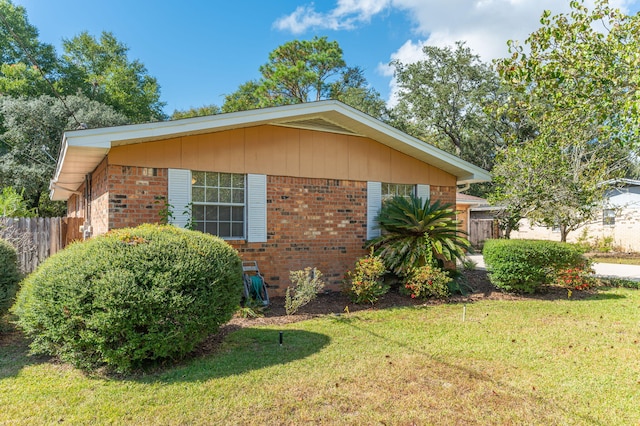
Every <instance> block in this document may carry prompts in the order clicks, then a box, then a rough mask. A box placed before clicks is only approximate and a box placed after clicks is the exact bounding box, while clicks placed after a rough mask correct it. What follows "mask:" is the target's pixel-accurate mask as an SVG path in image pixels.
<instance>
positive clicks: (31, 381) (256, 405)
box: [0, 289, 640, 425]
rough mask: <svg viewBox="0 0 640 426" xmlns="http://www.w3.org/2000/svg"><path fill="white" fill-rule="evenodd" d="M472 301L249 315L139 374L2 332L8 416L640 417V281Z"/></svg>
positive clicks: (246, 419)
mask: <svg viewBox="0 0 640 426" xmlns="http://www.w3.org/2000/svg"><path fill="white" fill-rule="evenodd" d="M462 314H463V305H458V304H443V305H437V306H427V307H419V308H398V309H390V310H381V311H361V312H357V313H351V314H344V315H340V316H335V315H331V316H326V317H322V318H318V319H314V320H308V321H303V322H298V323H293V324H288V325H286V326H282V327H280V328H275V327H255V328H246V329H240V330H237V331H234V332H232V333H231V334H229V335H227V337H226V338H225V340H224V342H223V343H222V345H221V346H220V348H219V349H218V351H217V353H215V354H212V355H208V356H206V357H203V358H198V359H193V360H190V361H186V362H184V363H183V364H182V365H181V366H179V367H174V368H171V369H167V370H164V371H163V372H160V373H148V374H146V375H141V376H136V377H131V378H107V377H88V376H86V375H85V374H83V373H81V372H79V371H77V370H75V369H73V368H71V367H69V366H67V365H61V364H57V363H55V362H51V361H47V360H43V359H37V358H36V359H32V358H31V357H28V356H27V355H26V348H25V346H24V344H17V343H15V342H14V343H13V344H9V343H7V342H4V343H2V344H1V346H0V407H1V408H0V424H11V425H14V424H43V423H44V424H53V423H64V424H94V423H98V424H104V423H116V424H154V425H155V424H256V425H264V424H292V425H298V424H358V425H359V424H387V425H389V424H401V425H406V424H443V425H451V424H496V425H505V424H527V425H529V424H540V425H554V424H558V425H572V424H577V425H583V424H584V425H591V424H596V425H598V424H601V425H634V424H638V423H639V422H640V403H639V401H640V362H639V361H640V291H637V290H629V289H614V290H609V291H601V292H600V293H599V294H598V295H595V296H593V297H591V298H588V299H583V300H573V299H572V300H552V301H549V300H537V299H528V300H520V301H514V300H499V301H498V300H485V301H481V302H476V303H473V304H468V305H467V306H466V321H464V322H463V321H462ZM279 331H283V338H284V344H283V345H282V346H280V345H279V344H278V333H279Z"/></svg>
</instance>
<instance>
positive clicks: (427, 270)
mask: <svg viewBox="0 0 640 426" xmlns="http://www.w3.org/2000/svg"><path fill="white" fill-rule="evenodd" d="M451 281H452V279H451V278H450V277H449V275H447V273H446V272H445V271H443V270H442V269H440V268H438V267H436V266H433V265H424V266H420V267H419V268H416V269H413V270H412V271H411V273H410V274H408V276H407V280H406V282H405V284H404V288H405V289H406V291H407V292H408V293H409V295H410V296H411V298H414V299H415V298H419V299H428V298H431V297H435V298H438V299H446V298H447V297H449V295H450V292H449V284H450V283H451Z"/></svg>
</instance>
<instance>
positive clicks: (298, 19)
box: [274, 0, 391, 34]
mask: <svg viewBox="0 0 640 426" xmlns="http://www.w3.org/2000/svg"><path fill="white" fill-rule="evenodd" d="M390 4H391V0H338V2H337V5H336V7H335V8H334V9H333V10H331V11H329V12H327V13H320V12H316V10H315V7H314V5H313V3H311V4H310V5H308V6H298V7H297V8H296V10H295V11H294V12H293V13H291V14H290V15H287V16H283V17H282V18H280V19H278V20H277V21H276V22H275V23H274V26H275V27H276V28H278V29H280V30H285V31H291V32H292V33H293V34H301V33H303V32H305V31H306V30H308V29H311V28H312V29H329V30H350V29H353V28H356V27H357V26H358V25H361V24H363V23H367V22H369V21H370V20H371V17H372V16H375V15H377V14H378V13H380V12H382V11H383V10H385V9H386V8H388V7H389V6H390Z"/></svg>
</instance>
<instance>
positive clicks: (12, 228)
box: [0, 217, 84, 274]
mask: <svg viewBox="0 0 640 426" xmlns="http://www.w3.org/2000/svg"><path fill="white" fill-rule="evenodd" d="M83 222H84V219H83V218H71V217H47V218H42V217H21V218H6V217H0V238H3V239H5V240H7V241H9V242H10V243H12V244H13V245H14V246H15V247H16V249H17V251H18V263H19V265H20V270H21V271H22V272H23V273H25V274H28V273H30V272H33V271H34V270H35V269H36V268H37V267H38V265H40V264H41V263H42V262H43V261H44V260H45V259H46V258H48V257H49V256H51V255H53V254H55V253H56V252H58V251H59V250H62V249H63V248H64V247H66V246H67V244H69V243H70V242H72V241H75V240H81V239H82V234H81V233H80V226H81V225H82V224H83Z"/></svg>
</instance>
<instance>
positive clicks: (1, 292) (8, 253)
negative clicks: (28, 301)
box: [0, 238, 21, 318]
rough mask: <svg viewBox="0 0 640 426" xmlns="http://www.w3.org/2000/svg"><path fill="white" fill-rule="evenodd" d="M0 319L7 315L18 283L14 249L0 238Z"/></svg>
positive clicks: (18, 274) (16, 258)
mask: <svg viewBox="0 0 640 426" xmlns="http://www.w3.org/2000/svg"><path fill="white" fill-rule="evenodd" d="M0 265H2V266H0V318H2V316H3V315H4V314H6V313H7V310H8V309H9V307H10V306H11V304H12V303H13V297H14V296H15V294H16V290H17V289H18V283H19V282H20V278H21V275H20V269H19V268H18V254H17V252H16V249H15V248H14V247H13V246H12V245H11V244H10V243H9V242H8V241H5V240H3V239H1V238H0Z"/></svg>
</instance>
